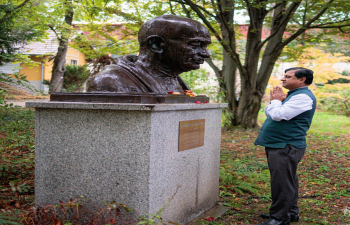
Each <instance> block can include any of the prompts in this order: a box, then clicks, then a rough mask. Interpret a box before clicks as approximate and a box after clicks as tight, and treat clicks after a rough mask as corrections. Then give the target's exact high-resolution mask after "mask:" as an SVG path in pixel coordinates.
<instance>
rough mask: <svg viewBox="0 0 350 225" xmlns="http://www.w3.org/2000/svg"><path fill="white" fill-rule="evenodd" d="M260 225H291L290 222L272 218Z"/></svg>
mask: <svg viewBox="0 0 350 225" xmlns="http://www.w3.org/2000/svg"><path fill="white" fill-rule="evenodd" d="M258 225H290V223H289V222H288V221H281V220H275V219H273V218H271V219H269V220H268V221H266V222H265V223H260V224H258Z"/></svg>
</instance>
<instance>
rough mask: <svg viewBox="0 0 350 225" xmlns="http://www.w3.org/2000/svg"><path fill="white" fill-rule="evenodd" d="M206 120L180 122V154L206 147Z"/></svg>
mask: <svg viewBox="0 0 350 225" xmlns="http://www.w3.org/2000/svg"><path fill="white" fill-rule="evenodd" d="M204 128H205V119H201V120H188V121H180V129H179V152H180V151H184V150H187V149H190V148H196V147H199V146H203V145H204Z"/></svg>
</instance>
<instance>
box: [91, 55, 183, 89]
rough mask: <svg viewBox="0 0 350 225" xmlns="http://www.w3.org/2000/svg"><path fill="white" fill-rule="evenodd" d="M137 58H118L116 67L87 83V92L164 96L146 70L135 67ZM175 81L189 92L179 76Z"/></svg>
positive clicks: (112, 66)
mask: <svg viewBox="0 0 350 225" xmlns="http://www.w3.org/2000/svg"><path fill="white" fill-rule="evenodd" d="M136 60H137V56H134V55H126V56H122V57H120V58H118V62H117V64H116V65H110V66H108V67H106V69H104V70H103V71H102V72H100V73H98V74H97V75H96V76H94V77H93V78H91V80H90V81H89V82H88V92H118V93H156V94H166V89H165V88H164V87H163V86H162V85H161V84H160V83H159V82H158V81H157V80H156V79H155V78H154V77H153V76H152V75H151V73H150V72H149V71H148V69H147V68H145V67H143V66H139V65H136V64H135V62H136ZM176 78H177V81H178V82H179V84H180V86H181V87H182V89H183V90H190V88H189V87H188V86H187V85H186V84H185V82H184V81H183V80H182V79H181V77H180V76H177V77H176Z"/></svg>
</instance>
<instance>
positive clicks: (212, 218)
mask: <svg viewBox="0 0 350 225" xmlns="http://www.w3.org/2000/svg"><path fill="white" fill-rule="evenodd" d="M205 220H208V221H213V220H214V217H209V218H205Z"/></svg>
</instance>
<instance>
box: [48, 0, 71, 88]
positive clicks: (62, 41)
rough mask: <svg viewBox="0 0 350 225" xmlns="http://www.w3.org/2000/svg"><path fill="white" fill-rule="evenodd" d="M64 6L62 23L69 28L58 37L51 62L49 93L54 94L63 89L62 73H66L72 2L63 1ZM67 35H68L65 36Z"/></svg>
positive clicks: (69, 0)
mask: <svg viewBox="0 0 350 225" xmlns="http://www.w3.org/2000/svg"><path fill="white" fill-rule="evenodd" d="M65 6H66V14H65V17H64V21H65V23H66V24H67V25H69V28H67V31H68V32H67V31H66V32H61V36H60V37H58V40H59V46H58V50H57V54H56V56H55V60H54V61H53V66H52V76H51V82H50V83H51V85H50V90H49V93H50V94H51V93H55V92H60V91H61V90H62V87H63V80H64V73H65V72H66V67H65V64H66V54H67V50H68V38H69V35H68V34H69V33H70V32H69V30H70V26H72V21H73V15H74V11H73V3H72V0H66V1H65ZM67 33H68V34H67Z"/></svg>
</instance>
